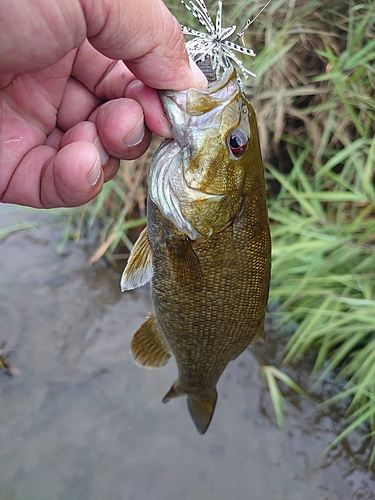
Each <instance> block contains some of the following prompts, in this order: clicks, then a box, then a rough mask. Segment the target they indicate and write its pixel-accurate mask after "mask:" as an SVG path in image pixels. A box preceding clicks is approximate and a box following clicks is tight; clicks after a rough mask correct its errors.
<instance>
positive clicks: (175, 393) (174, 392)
mask: <svg viewBox="0 0 375 500" xmlns="http://www.w3.org/2000/svg"><path fill="white" fill-rule="evenodd" d="M184 395H185V392H184V391H181V389H180V387H179V386H178V380H176V381H175V382H174V384H173V385H172V387H171V388H170V389H169V391H168V392H167V394H166V395H165V396H164V398H163V399H162V402H163V403H168V401H169V400H171V399H173V398H178V397H179V396H184Z"/></svg>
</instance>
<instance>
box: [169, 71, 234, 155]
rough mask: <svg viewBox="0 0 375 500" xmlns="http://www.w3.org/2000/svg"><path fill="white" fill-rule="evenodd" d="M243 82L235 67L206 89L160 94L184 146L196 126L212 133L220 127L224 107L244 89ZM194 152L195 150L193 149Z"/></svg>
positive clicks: (173, 127)
mask: <svg viewBox="0 0 375 500" xmlns="http://www.w3.org/2000/svg"><path fill="white" fill-rule="evenodd" d="M239 85H240V82H239V80H238V78H237V74H236V72H235V70H234V69H233V68H228V69H227V70H226V71H225V73H224V74H223V77H222V78H221V79H220V80H216V81H215V82H212V83H210V84H209V86H208V88H207V89H205V90H197V89H194V88H191V89H188V90H183V91H172V90H171V91H162V92H160V97H161V100H162V103H163V106H164V109H165V111H166V113H167V116H168V118H169V121H170V123H171V129H172V136H173V138H174V140H175V141H176V143H177V144H178V145H179V147H180V148H181V149H183V148H186V147H189V146H190V145H191V144H190V143H189V136H190V135H192V134H193V133H194V132H193V131H194V130H197V129H198V130H201V131H202V130H204V131H206V133H207V135H208V136H210V135H212V134H213V133H214V130H215V131H216V129H217V127H218V125H219V120H218V117H220V114H221V112H222V110H223V108H224V107H225V106H226V105H227V104H228V102H230V101H231V100H233V99H235V98H236V96H237V95H238V93H239V92H240V86H239ZM189 153H192V151H189Z"/></svg>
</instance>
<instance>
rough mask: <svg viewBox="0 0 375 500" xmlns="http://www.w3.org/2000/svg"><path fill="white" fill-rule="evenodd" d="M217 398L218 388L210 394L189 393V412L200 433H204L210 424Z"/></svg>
mask: <svg viewBox="0 0 375 500" xmlns="http://www.w3.org/2000/svg"><path fill="white" fill-rule="evenodd" d="M216 400H217V392H216V389H215V390H214V391H213V392H212V393H211V394H209V395H208V396H194V395H193V394H189V395H188V408H189V412H190V415H191V418H192V419H193V422H194V424H195V426H196V428H197V430H198V432H199V433H200V434H204V433H205V432H206V430H207V429H208V426H209V425H210V422H211V419H212V415H213V414H214V410H215V406H216Z"/></svg>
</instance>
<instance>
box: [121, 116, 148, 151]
mask: <svg viewBox="0 0 375 500" xmlns="http://www.w3.org/2000/svg"><path fill="white" fill-rule="evenodd" d="M144 135H145V127H144V123H143V118H142V119H141V120H140V121H139V122H138V123H137V125H136V126H135V127H134V128H133V130H132V131H131V132H130V134H128V135H127V136H126V137H125V138H124V139H123V141H124V144H125V146H129V147H130V146H136V145H137V144H139V143H140V142H141V140H142V139H143V137H144Z"/></svg>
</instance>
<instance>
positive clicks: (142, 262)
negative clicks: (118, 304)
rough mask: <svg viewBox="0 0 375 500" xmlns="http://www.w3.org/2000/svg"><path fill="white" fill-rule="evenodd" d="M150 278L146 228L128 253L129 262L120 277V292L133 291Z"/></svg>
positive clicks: (150, 255) (149, 255) (150, 264)
mask: <svg viewBox="0 0 375 500" xmlns="http://www.w3.org/2000/svg"><path fill="white" fill-rule="evenodd" d="M151 278H152V250H151V244H150V240H149V239H148V236H147V227H145V228H144V229H143V231H142V232H141V234H140V235H139V238H138V239H137V241H136V242H135V244H134V247H133V250H132V251H131V252H130V257H129V260H128V262H127V264H126V267H125V269H124V272H123V273H122V277H121V291H122V292H125V291H126V290H133V288H138V287H140V286H143V285H145V284H146V283H147V282H148V281H150V279H151Z"/></svg>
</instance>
